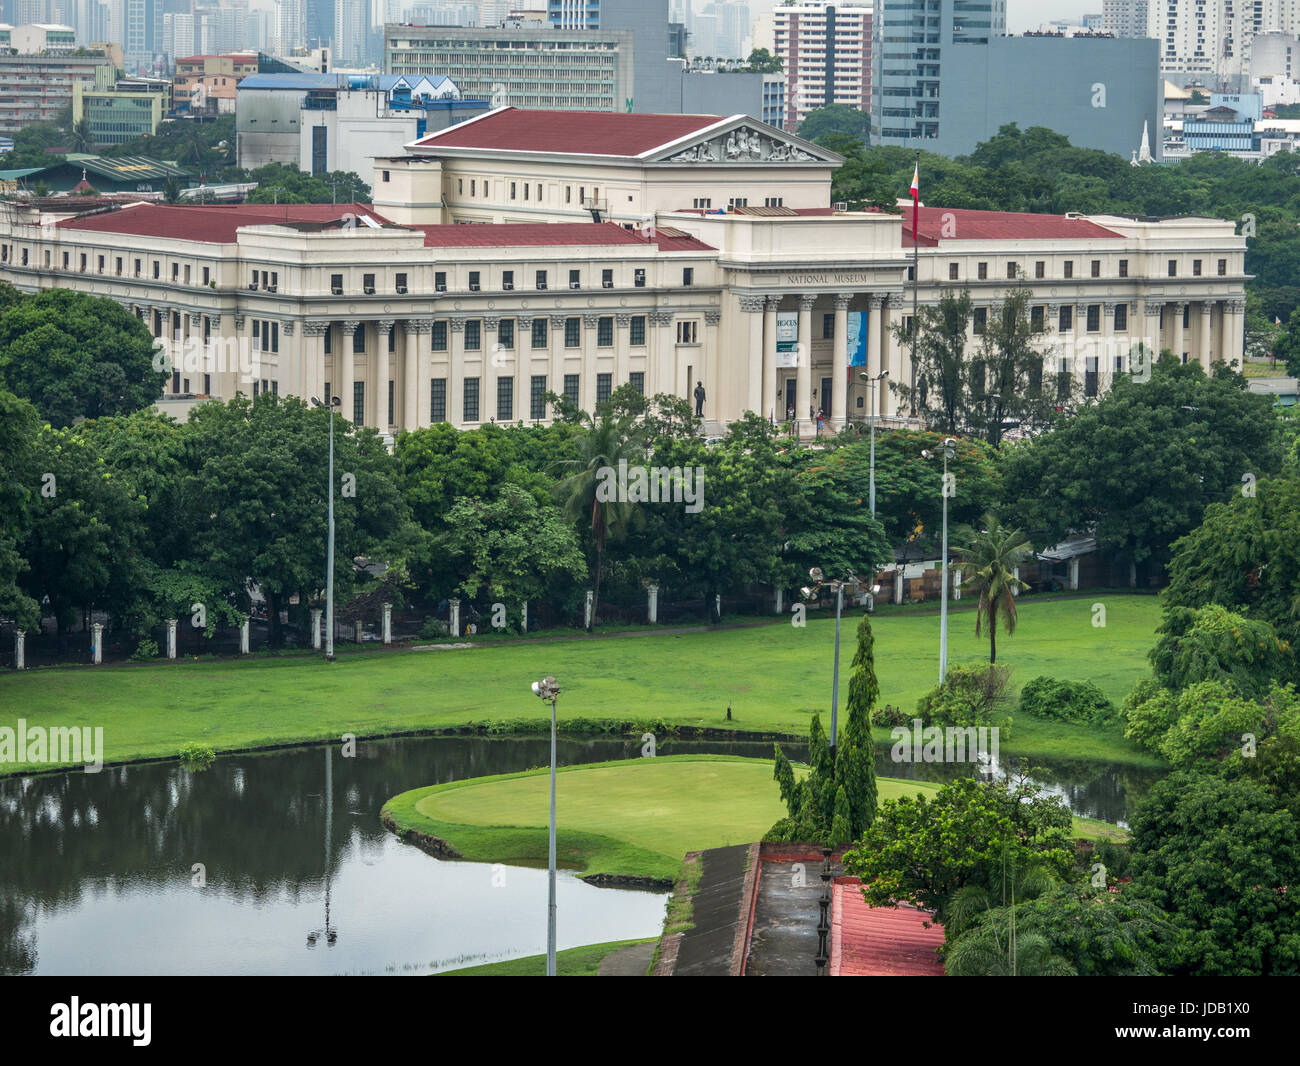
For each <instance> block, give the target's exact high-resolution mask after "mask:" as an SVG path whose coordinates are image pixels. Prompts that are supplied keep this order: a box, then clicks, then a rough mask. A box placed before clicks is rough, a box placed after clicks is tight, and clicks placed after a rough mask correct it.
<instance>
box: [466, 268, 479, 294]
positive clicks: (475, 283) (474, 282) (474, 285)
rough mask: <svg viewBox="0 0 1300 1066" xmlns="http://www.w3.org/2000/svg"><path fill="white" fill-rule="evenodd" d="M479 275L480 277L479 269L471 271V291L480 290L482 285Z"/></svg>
mask: <svg viewBox="0 0 1300 1066" xmlns="http://www.w3.org/2000/svg"><path fill="white" fill-rule="evenodd" d="M479 277H480V274H479V271H477V270H471V271H470V272H469V291H470V292H478V291H479V289H480V288H481V287H482V286H480V285H479Z"/></svg>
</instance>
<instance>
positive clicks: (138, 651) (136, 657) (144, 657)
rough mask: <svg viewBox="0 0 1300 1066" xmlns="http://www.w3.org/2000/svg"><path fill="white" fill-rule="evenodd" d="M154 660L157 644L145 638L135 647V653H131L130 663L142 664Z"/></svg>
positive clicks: (156, 653)
mask: <svg viewBox="0 0 1300 1066" xmlns="http://www.w3.org/2000/svg"><path fill="white" fill-rule="evenodd" d="M156 658H158V642H157V641H156V640H150V639H149V638H148V637H146V638H145V639H144V640H142V641H140V643H139V644H137V645H136V646H135V651H133V652H132V653H131V659H130V661H131V662H133V663H143V662H148V661H149V660H150V659H156Z"/></svg>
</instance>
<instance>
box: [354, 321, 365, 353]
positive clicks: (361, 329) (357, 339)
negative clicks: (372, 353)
mask: <svg viewBox="0 0 1300 1066" xmlns="http://www.w3.org/2000/svg"><path fill="white" fill-rule="evenodd" d="M365 351H366V325H365V323H364V322H363V323H361V324H360V325H358V326H357V329H356V332H355V333H353V334H352V354H353V355H364V354H365Z"/></svg>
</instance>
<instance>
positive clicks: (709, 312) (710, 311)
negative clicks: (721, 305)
mask: <svg viewBox="0 0 1300 1066" xmlns="http://www.w3.org/2000/svg"><path fill="white" fill-rule="evenodd" d="M721 321H722V312H721V311H719V310H718V309H717V308H716V307H706V308H705V309H704V324H705V325H706V326H716V325H717V324H718V323H719V322H721Z"/></svg>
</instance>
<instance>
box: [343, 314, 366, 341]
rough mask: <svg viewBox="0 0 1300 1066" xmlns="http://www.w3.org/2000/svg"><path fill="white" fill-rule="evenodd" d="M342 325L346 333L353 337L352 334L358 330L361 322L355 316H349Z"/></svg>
mask: <svg viewBox="0 0 1300 1066" xmlns="http://www.w3.org/2000/svg"><path fill="white" fill-rule="evenodd" d="M340 325H341V326H342V327H343V332H344V334H345V335H346V336H349V337H351V336H352V334H354V333H355V332H356V331H357V327H358V326H360V325H361V323H360V322H359V321H357V320H356V319H355V318H349V319H346V320H345V321H343V322H342V323H340Z"/></svg>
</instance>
